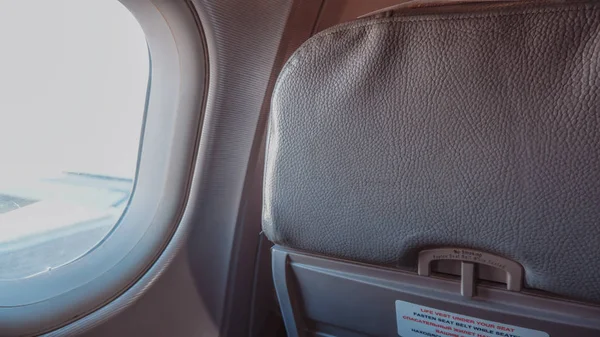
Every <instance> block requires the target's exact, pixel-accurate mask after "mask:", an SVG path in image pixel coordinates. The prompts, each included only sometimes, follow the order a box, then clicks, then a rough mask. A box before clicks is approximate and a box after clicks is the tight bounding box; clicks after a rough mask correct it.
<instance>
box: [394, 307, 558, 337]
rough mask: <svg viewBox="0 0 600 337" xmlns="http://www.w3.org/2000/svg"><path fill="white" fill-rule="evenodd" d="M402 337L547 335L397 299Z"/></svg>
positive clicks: (399, 328) (527, 336)
mask: <svg viewBox="0 0 600 337" xmlns="http://www.w3.org/2000/svg"><path fill="white" fill-rule="evenodd" d="M396 319H397V321H398V335H399V336H401V337H549V335H548V334H547V333H545V332H543V331H538V330H532V329H527V328H521V327H518V326H514V325H508V324H503V323H498V322H492V321H487V320H484V319H479V318H476V317H470V316H464V315H459V314H455V313H452V312H447V311H442V310H438V309H433V308H428V307H424V306H422V305H416V304H413V303H409V302H404V301H396Z"/></svg>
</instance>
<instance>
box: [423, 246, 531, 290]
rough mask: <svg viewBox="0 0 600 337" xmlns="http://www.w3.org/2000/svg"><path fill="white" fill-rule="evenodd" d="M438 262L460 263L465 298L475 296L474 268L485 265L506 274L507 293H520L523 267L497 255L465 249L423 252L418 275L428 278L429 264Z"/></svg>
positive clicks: (440, 249)
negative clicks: (452, 261) (450, 261)
mask: <svg viewBox="0 0 600 337" xmlns="http://www.w3.org/2000/svg"><path fill="white" fill-rule="evenodd" d="M438 260H455V261H460V262H461V287H460V289H461V294H462V295H463V296H466V297H473V296H474V295H475V289H476V288H475V279H476V273H475V266H476V265H477V264H483V265H487V266H490V267H493V268H497V269H501V270H503V271H504V272H505V273H506V288H507V289H508V290H509V291H521V288H522V284H523V267H522V266H521V265H520V264H519V263H517V262H515V261H512V260H509V259H506V258H503V257H501V256H498V255H494V254H490V253H486V252H482V251H478V250H472V249H465V248H438V249H428V250H423V251H421V252H420V253H419V263H418V274H419V275H421V276H429V275H430V274H431V262H432V261H438Z"/></svg>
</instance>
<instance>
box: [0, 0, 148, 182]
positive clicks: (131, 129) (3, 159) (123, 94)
mask: <svg viewBox="0 0 600 337" xmlns="http://www.w3.org/2000/svg"><path fill="white" fill-rule="evenodd" d="M0 43H1V44H2V52H1V53H0V184H1V183H2V182H3V181H14V180H15V179H18V178H19V177H25V176H30V175H35V176H45V175H51V174H54V173H58V172H63V171H72V172H82V173H90V174H98V175H106V176H114V177H125V178H133V177H134V174H135V166H136V161H137V153H138V146H139V138H140V130H141V125H142V119H143V112H144V106H145V99H146V89H147V83H148V76H149V56H148V51H147V47H146V40H145V37H144V33H143V31H142V29H141V27H140V25H139V23H138V22H137V21H136V20H135V18H134V17H133V16H132V14H131V13H130V12H129V11H128V10H127V9H126V8H125V7H124V6H123V5H122V4H121V3H119V2H118V1H117V0H51V1H49V0H25V1H23V0H0Z"/></svg>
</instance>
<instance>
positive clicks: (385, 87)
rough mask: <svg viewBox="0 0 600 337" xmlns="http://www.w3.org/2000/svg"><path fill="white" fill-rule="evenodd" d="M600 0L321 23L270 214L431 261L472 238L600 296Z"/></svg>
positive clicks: (362, 248) (293, 109) (270, 218)
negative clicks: (424, 253) (433, 252)
mask: <svg viewBox="0 0 600 337" xmlns="http://www.w3.org/2000/svg"><path fill="white" fill-rule="evenodd" d="M599 60H600V5H599V4H597V3H596V2H587V3H560V4H556V3H555V4H548V5H523V6H514V5H513V6H509V7H506V8H502V7H501V8H498V7H496V8H493V9H491V10H489V11H485V10H481V9H479V10H477V11H476V12H474V13H461V12H460V11H457V12H447V11H446V12H444V13H442V14H419V15H410V13H409V14H407V13H406V12H400V13H392V14H386V15H383V16H380V17H377V18H367V19H364V20H359V21H355V22H353V23H350V24H346V25H341V26H338V27H334V28H332V29H330V30H327V31H324V32H322V33H320V34H318V35H316V36H314V37H312V38H311V39H310V40H309V41H308V42H307V43H305V44H304V45H303V46H302V47H301V48H300V49H299V50H298V51H297V52H296V53H295V54H294V55H293V56H292V58H291V59H290V60H289V61H288V63H287V65H286V67H285V68H284V70H283V71H282V73H281V74H280V77H279V80H278V83H277V85H276V88H275V92H274V95H273V100H272V111H271V116H270V126H269V138H268V150H267V160H266V173H265V174H266V175H265V184H264V200H263V201H264V202H263V229H264V231H265V233H266V234H267V236H268V237H269V238H270V239H271V240H272V241H273V242H275V243H277V244H280V245H283V246H288V247H292V248H296V249H301V250H304V251H308V252H313V253H318V254H325V255H328V256H332V257H338V258H344V259H350V260H355V261H361V262H366V263H373V264H378V265H387V266H395V267H411V268H414V267H415V266H416V262H417V254H418V252H419V251H420V250H422V249H426V248H434V247H446V246H453V247H455V246H456V247H468V248H473V249H479V250H483V251H488V252H491V253H494V254H498V255H501V256H505V257H507V258H510V259H513V260H515V261H517V262H519V263H521V264H522V265H523V267H524V269H525V276H526V286H527V287H530V288H537V289H541V290H546V291H549V292H553V293H556V294H560V295H564V296H568V297H572V298H577V299H583V300H587V301H593V302H600V113H599V109H600V64H599Z"/></svg>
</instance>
